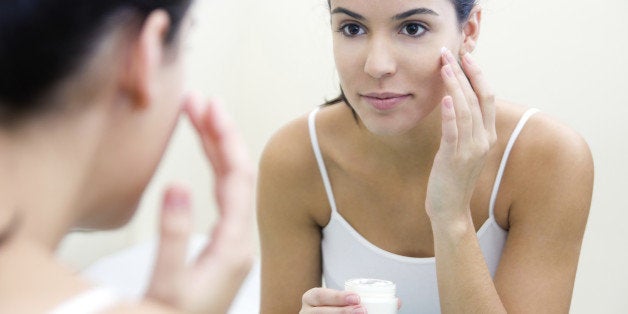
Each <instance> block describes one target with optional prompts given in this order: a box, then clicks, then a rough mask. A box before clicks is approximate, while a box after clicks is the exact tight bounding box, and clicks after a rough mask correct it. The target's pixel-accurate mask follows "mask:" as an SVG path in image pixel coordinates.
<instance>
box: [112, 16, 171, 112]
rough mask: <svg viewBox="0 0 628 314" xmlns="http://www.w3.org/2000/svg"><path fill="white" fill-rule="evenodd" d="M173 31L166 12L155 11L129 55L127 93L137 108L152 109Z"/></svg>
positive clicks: (124, 70)
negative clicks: (167, 39) (168, 41)
mask: <svg viewBox="0 0 628 314" xmlns="http://www.w3.org/2000/svg"><path fill="white" fill-rule="evenodd" d="M169 28H170V18H169V16H168V14H167V13H166V12H165V11H163V10H155V11H153V12H151V13H150V14H149V16H148V17H147V18H146V20H145V21H144V24H143V25H142V28H141V30H140V32H139V35H138V37H136V38H135V41H134V44H132V45H131V49H130V51H129V53H128V55H127V60H126V62H125V66H126V69H123V73H125V77H124V78H123V80H122V81H123V89H124V90H125V91H126V93H127V95H129V97H130V99H131V103H132V105H133V106H134V107H136V108H145V107H147V106H149V105H150V102H151V96H152V94H153V89H154V88H155V87H154V86H153V85H154V80H155V78H156V76H157V75H158V70H159V67H160V66H161V65H162V62H163V58H164V55H165V52H164V49H165V44H164V41H165V39H166V35H167V33H168V29H169Z"/></svg>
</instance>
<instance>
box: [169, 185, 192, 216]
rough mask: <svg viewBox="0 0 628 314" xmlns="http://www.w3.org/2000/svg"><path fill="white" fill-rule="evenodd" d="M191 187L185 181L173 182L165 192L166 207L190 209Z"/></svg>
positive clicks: (170, 208)
mask: <svg viewBox="0 0 628 314" xmlns="http://www.w3.org/2000/svg"><path fill="white" fill-rule="evenodd" d="M190 194H191V193H190V188H189V187H188V186H187V185H186V184H183V183H173V184H171V185H170V186H168V187H167V188H166V192H165V193H164V208H165V209H167V210H177V209H188V208H190V205H191V195H190Z"/></svg>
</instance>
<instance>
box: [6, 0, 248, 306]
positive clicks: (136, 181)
mask: <svg viewBox="0 0 628 314" xmlns="http://www.w3.org/2000/svg"><path fill="white" fill-rule="evenodd" d="M188 23H189V21H186V22H185V27H183V29H182V30H181V34H179V36H181V37H185V34H186V33H187V28H188V27H187V25H188ZM169 27H170V21H169V17H168V15H167V13H165V12H164V11H161V10H156V11H154V12H152V13H151V14H150V15H149V16H148V18H147V19H146V21H145V22H144V24H143V25H142V27H141V29H140V31H139V33H138V34H137V35H133V36H129V34H131V33H132V34H135V33H134V32H128V29H126V28H125V27H124V26H120V27H119V28H115V29H114V30H112V31H110V32H109V33H108V34H106V35H104V38H103V39H102V41H101V45H99V46H98V48H97V49H96V52H95V53H94V54H93V55H91V56H89V60H88V62H87V65H86V66H85V67H84V68H83V69H81V70H79V71H77V73H75V74H74V75H72V76H71V77H70V78H69V79H67V80H66V81H64V82H60V84H59V85H58V86H59V87H57V88H56V89H55V90H54V91H53V92H52V93H51V94H50V97H49V99H50V101H51V103H54V104H59V105H60V107H59V109H58V110H57V111H55V112H51V113H49V114H42V115H40V116H37V117H33V118H32V119H31V120H29V121H28V122H26V123H25V124H23V125H20V126H19V127H17V128H15V129H11V130H3V131H2V132H0V151H2V154H1V155H0V171H1V173H2V176H1V178H0V209H1V210H0V223H2V226H7V225H11V226H12V227H13V231H12V232H11V234H10V236H9V237H8V238H6V239H5V241H3V243H2V244H1V245H0V312H2V313H42V312H47V311H50V310H52V309H54V308H55V307H56V306H58V305H59V304H60V303H61V302H63V301H65V300H68V299H70V298H72V297H74V296H76V295H77V294H80V293H82V292H85V291H87V290H89V289H91V288H93V287H92V286H91V284H90V283H88V282H86V281H85V280H83V279H81V278H80V277H79V276H77V275H76V274H75V271H73V270H70V269H67V268H66V267H65V266H64V265H61V264H59V263H58V262H57V261H56V259H55V258H54V250H55V248H56V247H57V245H58V244H59V241H60V240H61V239H62V238H63V236H64V235H65V234H66V233H67V232H69V231H70V229H71V228H76V227H78V228H97V229H107V228H112V227H116V226H120V225H122V224H124V223H126V222H127V221H128V220H129V219H130V217H132V216H133V214H134V212H135V210H136V207H137V204H138V202H139V200H140V197H141V194H142V192H143V191H144V189H145V187H146V185H147V184H148V182H149V181H150V179H151V177H152V175H153V174H154V172H155V169H156V167H157V165H158V163H159V161H160V160H161V158H162V155H163V153H164V150H165V149H166V147H167V143H168V141H169V139H170V136H171V135H172V132H173V130H174V128H175V126H176V124H177V121H178V120H179V116H180V114H181V113H182V112H183V113H185V114H187V115H188V117H189V118H190V120H191V121H192V124H193V125H194V127H195V129H196V131H197V133H198V135H199V138H200V139H201V144H202V145H203V147H204V149H205V152H206V155H207V158H208V160H209V161H210V162H211V164H212V166H213V170H214V175H215V180H216V191H215V196H216V199H217V200H218V207H219V211H220V218H219V220H218V222H217V223H216V226H215V228H214V229H213V230H212V241H211V243H209V244H208V245H207V247H206V248H205V249H204V250H203V251H202V252H201V254H200V255H199V256H198V258H197V260H195V261H193V262H192V263H191V264H186V263H185V256H186V254H185V253H186V248H187V246H186V245H187V240H188V238H189V236H190V232H191V219H192V217H191V204H190V195H189V191H188V189H187V188H185V187H183V186H178V185H172V186H170V187H168V188H167V189H166V191H165V193H164V200H163V205H162V211H161V224H160V243H159V247H158V256H157V259H156V261H155V265H156V266H155V270H154V273H153V277H152V279H151V283H150V285H149V288H148V293H147V296H146V299H144V300H141V301H139V302H137V303H121V304H118V305H115V306H113V307H112V308H111V309H110V312H111V313H126V312H130V313H138V312H141V313H162V312H168V313H172V312H185V313H208V312H211V311H219V312H224V311H226V310H227V309H228V307H229V305H230V303H231V300H232V299H233V297H234V296H235V294H236V292H237V290H238V288H239V286H240V284H241V283H242V281H243V280H244V278H245V276H246V275H247V273H248V270H249V268H250V266H251V263H252V237H251V236H252V235H251V231H250V230H251V228H250V223H252V221H251V220H252V217H253V213H252V210H251V209H252V206H253V204H252V202H251V201H249V198H246V197H243V195H252V192H253V185H254V171H253V170H252V168H251V165H250V162H249V161H248V159H247V153H246V151H245V149H244V148H243V144H242V140H241V139H240V137H239V135H238V132H237V130H236V128H235V126H234V124H233V122H232V121H231V120H230V118H229V117H227V116H226V114H225V113H224V112H223V110H222V109H221V107H220V105H219V104H216V103H213V102H203V101H201V100H199V98H198V97H196V96H185V94H184V91H183V85H182V83H181V82H182V81H183V71H182V69H183V66H182V51H180V50H181V48H180V46H179V45H178V43H173V44H171V45H168V44H166V43H165V38H164V37H165V35H166V34H167V30H168V28H169ZM129 173H132V174H133V175H131V176H129V175H128V174H129ZM33 196H36V197H33ZM3 230H4V229H3ZM210 286H211V287H212V288H214V287H220V288H219V289H209V288H208V287H210ZM25 291H27V293H25Z"/></svg>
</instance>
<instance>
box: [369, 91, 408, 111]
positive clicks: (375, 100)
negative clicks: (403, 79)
mask: <svg viewBox="0 0 628 314" xmlns="http://www.w3.org/2000/svg"><path fill="white" fill-rule="evenodd" d="M361 96H362V98H364V100H366V102H368V103H369V104H370V105H371V106H373V108H375V109H376V110H378V111H389V110H392V109H394V108H396V107H397V106H398V105H399V104H400V103H402V102H403V101H405V100H406V99H408V98H410V94H398V93H368V94H363V95H361Z"/></svg>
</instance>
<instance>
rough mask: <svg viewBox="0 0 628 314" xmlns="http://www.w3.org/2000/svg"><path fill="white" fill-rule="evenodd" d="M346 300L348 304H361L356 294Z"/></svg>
mask: <svg viewBox="0 0 628 314" xmlns="http://www.w3.org/2000/svg"><path fill="white" fill-rule="evenodd" d="M345 300H346V301H347V303H348V304H360V297H359V296H357V295H355V294H352V295H348V296H347V298H346V299H345Z"/></svg>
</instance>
